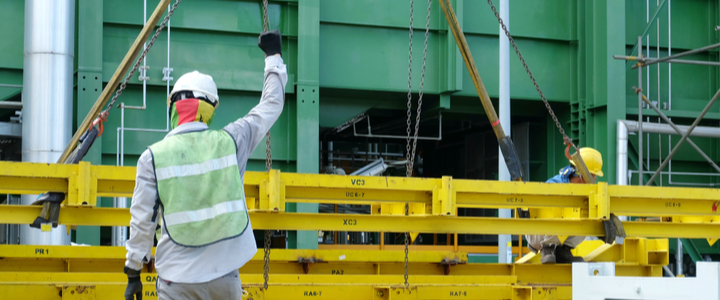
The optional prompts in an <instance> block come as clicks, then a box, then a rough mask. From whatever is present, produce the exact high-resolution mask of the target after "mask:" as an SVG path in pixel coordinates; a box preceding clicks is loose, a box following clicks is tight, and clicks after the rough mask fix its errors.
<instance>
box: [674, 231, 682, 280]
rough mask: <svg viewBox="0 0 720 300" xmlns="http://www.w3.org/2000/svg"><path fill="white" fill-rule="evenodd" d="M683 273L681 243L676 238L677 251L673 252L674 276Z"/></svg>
mask: <svg viewBox="0 0 720 300" xmlns="http://www.w3.org/2000/svg"><path fill="white" fill-rule="evenodd" d="M682 274H683V244H682V240H681V239H677V253H675V276H680V275H682Z"/></svg>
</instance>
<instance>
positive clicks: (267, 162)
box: [263, 0, 272, 288]
mask: <svg viewBox="0 0 720 300" xmlns="http://www.w3.org/2000/svg"><path fill="white" fill-rule="evenodd" d="M267 7H268V0H263V31H268V30H269V29H270V21H269V19H268V10H267ZM271 169H272V150H271V149H270V130H269V129H268V132H267V133H265V171H270V170H271ZM266 276H267V275H266ZM265 281H267V279H266V280H265ZM265 285H266V288H267V282H266V283H265Z"/></svg>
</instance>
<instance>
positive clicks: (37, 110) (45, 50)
mask: <svg viewBox="0 0 720 300" xmlns="http://www.w3.org/2000/svg"><path fill="white" fill-rule="evenodd" d="M74 39H75V1H74V0H25V36H24V40H25V42H24V49H25V50H24V61H23V91H22V99H23V112H22V113H23V122H22V137H23V138H22V160H23V161H25V162H41V163H55V162H56V161H57V160H58V158H59V157H60V155H61V154H62V152H63V150H64V149H65V146H67V144H68V143H69V142H70V137H71V135H72V116H73V114H72V106H73V104H72V100H73V57H74V50H75V42H74ZM36 199H37V195H34V196H33V195H23V196H22V204H23V205H30V204H31V203H32V202H33V201H35V200H36ZM20 243H21V244H27V245H69V244H70V235H68V234H67V231H66V229H65V226H63V225H59V226H58V227H57V228H54V229H53V230H52V231H50V232H42V231H40V230H38V229H32V228H30V227H29V226H28V225H22V226H21V227H20Z"/></svg>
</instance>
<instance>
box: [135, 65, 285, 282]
mask: <svg viewBox="0 0 720 300" xmlns="http://www.w3.org/2000/svg"><path fill="white" fill-rule="evenodd" d="M286 83H287V70H286V66H285V65H284V64H283V60H282V58H280V57H279V56H270V57H267V58H265V83H264V85H263V91H262V97H261V99H260V104H258V105H257V106H255V107H254V108H253V109H252V110H250V112H249V113H248V114H247V115H246V116H245V117H243V118H240V119H238V120H237V121H235V122H232V123H230V124H228V125H227V126H225V128H224V130H225V131H227V132H228V133H230V135H232V137H233V139H234V140H235V142H236V143H237V160H238V171H239V172H240V176H241V177H242V178H243V180H244V175H245V168H246V166H247V160H248V157H249V156H250V154H251V153H252V152H253V150H255V147H257V145H258V144H259V143H260V141H262V138H263V137H264V136H265V133H266V132H267V131H268V130H269V129H270V127H271V126H272V124H273V123H275V121H276V120H277V119H278V117H279V116H280V113H281V112H282V109H283V104H284V97H285V85H286ZM207 128H208V126H207V125H205V124H204V123H200V122H192V123H185V124H182V125H180V126H178V127H176V128H175V129H173V130H172V131H170V132H169V133H168V134H167V136H171V135H175V134H180V133H184V132H189V131H198V130H203V129H207ZM153 165H154V164H153V159H152V155H151V154H150V151H148V150H145V152H143V153H142V155H141V156H140V159H139V160H138V165H137V178H136V180H135V191H134V192H133V198H132V206H131V207H130V214H131V216H132V219H131V221H130V239H129V240H128V241H127V243H126V246H125V248H126V249H127V256H126V258H127V260H126V261H125V265H126V266H127V267H129V268H131V269H135V270H139V269H141V268H142V264H143V263H144V262H147V261H148V259H149V258H150V257H151V249H152V246H153V236H154V235H155V228H157V224H158V220H159V219H161V218H160V215H161V214H162V207H158V206H157V205H156V202H157V201H159V200H158V192H157V180H156V179H155V173H154V168H153ZM246 209H247V207H246ZM156 210H159V211H158V212H157V213H158V215H157V217H155V218H154V219H153V214H154V213H155V212H156ZM256 252H257V246H256V245H255V238H254V236H253V231H252V224H248V228H247V230H245V233H243V234H242V235H240V236H239V237H236V238H232V239H229V240H225V241H222V242H218V243H215V244H212V245H208V246H205V247H197V248H190V247H184V246H180V245H177V244H175V243H174V242H172V241H171V240H170V238H169V237H168V234H167V232H166V230H165V227H162V237H161V238H160V240H159V241H158V246H157V250H156V253H155V267H156V269H157V271H158V275H159V276H160V277H161V278H162V279H164V280H168V281H171V282H181V283H200V282H208V281H211V280H213V279H216V278H219V277H221V276H223V275H225V274H227V273H229V272H230V271H232V270H237V269H239V268H240V267H242V266H243V265H244V264H245V263H246V262H248V261H249V260H250V259H251V258H252V257H253V255H255V253H256Z"/></svg>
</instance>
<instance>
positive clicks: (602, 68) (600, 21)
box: [578, 0, 626, 184]
mask: <svg viewBox="0 0 720 300" xmlns="http://www.w3.org/2000/svg"><path fill="white" fill-rule="evenodd" d="M584 8H585V9H584V13H585V18H584V20H578V22H585V24H584V25H585V34H584V35H582V34H580V37H579V40H580V49H583V50H584V51H585V57H584V61H580V62H579V64H581V65H584V66H585V68H584V69H585V74H587V77H586V78H587V81H586V82H585V86H586V88H585V89H584V93H585V95H582V93H581V95H580V97H579V98H580V99H583V98H584V99H585V117H586V118H587V122H585V124H586V127H585V132H586V138H585V139H584V140H585V143H582V144H581V145H580V146H588V147H593V148H595V149H597V150H598V151H600V153H602V156H603V172H604V173H605V177H604V178H602V179H601V181H606V182H608V183H610V184H614V183H615V182H616V178H615V177H616V170H615V168H616V167H615V166H616V160H617V158H616V155H615V149H616V142H617V141H616V139H617V120H619V119H620V120H624V119H625V112H626V111H625V98H626V95H625V94H626V81H625V77H626V76H625V63H623V62H620V63H618V61H614V60H613V58H612V55H613V54H614V53H624V51H625V2H624V1H621V0H597V1H585V2H584ZM581 57H582V56H581ZM582 69H583V68H579V72H581V71H582ZM581 131H582V129H581ZM581 136H582V132H581ZM581 140H582V139H581Z"/></svg>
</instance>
